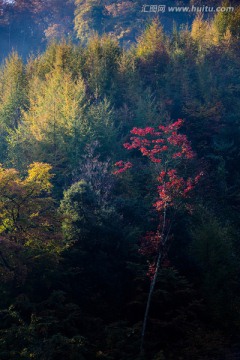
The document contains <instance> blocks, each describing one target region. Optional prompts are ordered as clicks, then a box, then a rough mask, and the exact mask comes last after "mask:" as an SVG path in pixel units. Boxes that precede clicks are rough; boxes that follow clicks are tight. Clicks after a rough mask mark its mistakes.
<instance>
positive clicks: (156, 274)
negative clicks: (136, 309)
mask: <svg viewBox="0 0 240 360" xmlns="http://www.w3.org/2000/svg"><path fill="white" fill-rule="evenodd" d="M165 227H166V207H165V208H164V213H163V227H162V232H161V239H163V236H164V233H165ZM167 237H168V234H167V236H166V239H165V241H164V244H165V243H166V241H167ZM161 239H160V240H161ZM162 249H163V248H162V246H161V244H160V245H159V253H158V257H157V262H156V269H155V272H154V276H153V279H152V281H151V285H150V290H149V294H148V301H147V305H146V310H145V314H144V320H143V327H142V334H141V345H140V354H141V355H143V353H144V339H145V333H146V327H147V321H148V314H149V309H150V305H151V301H152V295H153V292H154V289H155V285H156V281H157V276H158V270H159V267H160V264H161V260H162Z"/></svg>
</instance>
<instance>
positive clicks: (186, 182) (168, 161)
mask: <svg viewBox="0 0 240 360" xmlns="http://www.w3.org/2000/svg"><path fill="white" fill-rule="evenodd" d="M182 125H183V120H181V119H178V120H177V121H175V122H174V123H172V124H168V125H166V126H164V125H159V126H158V128H157V130H156V129H155V128H153V127H146V128H144V129H142V128H136V127H135V128H133V129H132V130H131V134H133V135H134V136H132V137H130V142H128V143H125V144H124V145H123V146H124V147H125V149H127V150H139V151H140V152H141V154H142V155H143V156H146V157H148V158H149V160H150V161H151V162H153V163H156V164H159V175H158V177H157V181H158V184H159V185H158V186H157V194H158V196H157V200H156V201H155V202H154V204H153V206H154V207H155V209H156V210H157V211H158V213H159V215H160V223H161V227H160V226H159V227H158V230H157V231H156V232H148V233H147V234H146V235H145V236H144V237H143V239H142V241H141V246H140V249H139V252H140V253H141V254H143V255H146V256H148V257H151V258H157V257H158V255H159V253H160V252H162V253H164V252H165V251H166V249H165V247H166V243H167V240H168V235H167V236H166V233H167V231H166V229H167V227H168V221H167V219H166V211H167V209H169V208H170V207H174V208H178V207H179V206H180V205H183V204H184V205H185V206H186V208H187V209H189V204H187V203H186V199H187V198H189V197H190V193H191V191H192V190H193V189H194V187H195V185H196V184H197V183H198V181H199V180H200V177H201V176H202V175H203V173H202V172H200V173H199V174H198V175H197V176H195V177H194V178H191V177H188V178H186V179H184V177H182V176H179V175H178V173H177V167H178V166H179V165H180V164H181V163H182V162H183V161H189V160H191V159H193V158H194V156H195V154H194V152H193V150H192V147H191V143H190V142H189V141H188V139H187V136H186V135H184V134H180V133H179V132H178V131H179V129H180V128H181V127H182ZM115 165H116V166H117V167H118V168H119V169H118V170H116V171H115V172H114V174H120V173H123V172H125V171H126V170H128V169H129V168H131V167H132V163H131V162H124V161H119V162H117V163H116V164H115ZM163 214H164V216H163ZM163 219H164V220H163ZM155 271H157V270H156V261H153V262H152V261H151V262H150V265H149V271H148V275H149V276H150V277H151V278H152V276H153V275H154V274H155Z"/></svg>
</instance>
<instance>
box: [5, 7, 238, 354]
mask: <svg viewBox="0 0 240 360" xmlns="http://www.w3.org/2000/svg"><path fill="white" fill-rule="evenodd" d="M53 2H54V1H53V0H52V1H51V4H53ZM16 3H17V4H18V6H20V5H21V6H20V7H19V9H22V10H21V11H23V13H25V14H26V11H27V10H23V9H24V6H25V5H26V3H27V2H25V1H20V0H17V1H16ZM37 3H38V5H39V6H40V5H41V6H47V5H46V4H42V2H41V4H40V2H37ZM58 3H59V2H58ZM24 4H25V5H24ZM31 4H32V6H33V5H34V4H35V5H36V2H35V1H34V4H33V3H31ZM54 4H55V11H56V14H55V15H56V16H55V17H54V16H53V18H52V19H56V18H57V16H58V15H57V14H59V12H61V8H60V9H59V10H57V2H56V3H54ZM35 5H34V6H35ZM141 5H142V4H140V2H135V1H134V2H129V1H121V2H117V3H112V2H100V1H99V2H98V1H76V18H75V27H76V31H78V36H79V38H80V42H81V43H84V45H77V44H73V43H71V42H70V41H61V42H58V43H57V42H50V44H49V46H48V48H47V50H46V51H45V52H43V53H41V54H39V55H37V56H33V55H32V56H31V57H30V59H29V60H28V61H27V63H26V64H24V63H23V61H22V60H21V58H20V57H19V56H18V55H17V54H16V53H12V55H10V56H9V58H8V59H7V60H6V61H5V62H4V63H3V65H2V67H1V70H0V89H1V92H0V141H1V142H0V158H1V162H2V167H1V168H0V280H1V281H0V291H1V299H0V320H1V321H0V358H1V359H6V360H8V359H29V358H33V359H39V360H44V359H46V360H48V359H49V360H50V359H62V358H69V359H79V360H80V359H84V360H93V359H106V360H115V359H116V360H137V359H139V358H140V355H139V343H140V336H141V334H140V332H141V327H142V319H143V313H144V308H145V304H146V298H147V294H148V290H149V279H148V278H147V277H146V269H147V267H148V264H147V263H146V260H145V259H144V258H143V257H142V256H141V255H140V253H139V251H138V249H139V241H140V240H141V236H142V235H143V234H144V233H145V232H146V231H148V230H152V229H153V228H154V227H155V224H157V223H158V221H159V219H158V218H157V216H156V214H154V211H153V208H152V206H151V204H152V203H153V202H154V201H156V197H157V192H154V191H153V189H154V188H155V185H156V183H155V174H156V171H157V167H156V164H152V166H150V167H149V166H148V165H147V161H145V160H146V158H145V157H144V158H143V159H141V158H140V157H139V154H138V152H137V151H134V150H133V151H132V152H131V154H129V156H130V157H131V158H130V159H129V158H128V159H127V158H126V156H127V155H126V152H125V151H124V148H123V147H122V144H123V143H125V142H127V141H129V137H128V136H129V131H130V130H131V129H132V128H133V127H141V128H145V127H152V126H155V127H157V126H159V125H166V124H168V122H169V121H170V120H171V119H173V120H177V119H178V118H183V119H184V120H185V122H184V124H185V125H184V129H183V133H185V134H187V136H188V138H189V139H190V140H191V143H192V147H193V149H194V151H196V153H197V156H196V158H195V159H194V160H193V165H192V166H193V168H194V169H196V172H199V168H200V171H201V170H203V172H204V183H202V184H203V185H202V186H199V187H198V189H196V193H195V195H196V196H195V198H194V199H193V202H192V208H190V209H189V210H190V212H191V213H192V215H191V214H186V213H184V214H183V213H180V212H178V213H176V214H175V219H176V224H174V225H176V227H175V228H174V229H173V230H174V233H175V237H174V239H173V240H172V241H173V246H172V247H171V249H172V250H171V252H170V253H169V259H168V262H166V263H164V264H163V268H162V269H161V271H160V277H159V281H158V283H157V291H156V293H155V295H154V299H153V303H152V307H151V308H150V319H149V327H148V330H147V334H148V336H147V339H146V353H145V359H147V360H157V359H165V360H176V359H180V358H181V359H186V360H188V359H189V360H192V359H196V360H202V359H214V360H216V359H218V358H221V356H223V354H225V353H229V352H230V350H229V349H230V347H231V345H232V344H233V343H235V344H239V343H240V339H239V335H238V334H239V328H240V321H239V320H240V319H239V304H240V296H239V294H240V289H239V284H238V278H239V270H240V268H239V261H240V257H239V241H238V237H239V208H240V193H239V184H240V170H239V161H240V158H239V154H240V148H239V144H240V123H239V113H240V102H239V95H240V87H239V49H238V46H237V45H238V40H239V8H238V7H236V9H235V10H234V12H233V13H228V14H227V13H226V14H224V13H218V14H216V16H215V17H214V18H213V19H208V20H206V19H204V18H202V17H199V16H198V17H196V19H195V20H194V21H193V23H192V27H191V29H189V28H188V27H187V26H183V27H182V28H181V29H180V30H178V28H177V26H176V27H175V29H174V31H173V34H167V33H165V32H164V30H163V27H162V25H161V24H160V22H159V21H158V20H156V19H155V20H154V21H153V22H151V23H149V25H148V27H147V29H146V30H145V31H144V32H142V35H141V36H139V29H140V28H141V27H142V24H143V23H144V22H146V20H147V21H149V20H150V18H146V16H145V15H146V14H145V13H143V14H142V15H143V16H144V17H145V19H143V17H142V18H141V19H140V17H136V13H137V12H139V9H140V8H141ZM34 6H33V7H34ZM138 6H139V7H138ZM35 9H36V8H35ZM41 9H42V8H41ZM19 11H20V10H19ZM24 11H25V12H24ZM29 11H30V10H28V13H29ZM31 11H32V10H31ZM38 11H40V12H41V14H42V15H44V14H45V13H44V14H43V13H42V10H40V8H39V9H38ZM31 14H32V13H31ZM51 14H52V13H51ZM48 16H50V15H48V14H45V15H44V16H43V18H44V19H45V20H44V21H46V19H47V18H48ZM136 19H137V20H136ZM0 21H1V19H0ZM29 21H30V20H29ZM133 23H134V24H133ZM56 24H57V22H56V21H55V22H48V24H45V23H44V24H43V25H42V27H43V28H44V29H48V33H46V36H48V38H49V39H50V38H51V36H52V35H54V34H55V32H56V33H58V29H60V28H59V27H58V26H55V25H56ZM45 25H47V27H45ZM4 26H5V25H4ZM39 26H40V25H39ZM10 30H11V29H10ZM10 30H9V31H10ZM95 30H97V31H98V34H94V36H92V37H90V38H88V41H86V37H88V36H89V35H88V34H90V33H92V32H93V31H95ZM59 31H60V30H59ZM104 32H106V33H107V35H102V36H101V34H102V33H104ZM51 34H52V35H51ZM35 35H36V34H35ZM21 36H22V35H21ZM136 36H137V38H138V40H137V44H136V45H134V46H132V47H131V48H129V49H126V48H125V49H122V47H121V46H120V45H119V43H118V40H119V41H120V42H126V43H125V45H126V44H127V42H128V41H132V39H133V38H135V37H136ZM54 37H55V35H54V36H53V38H54ZM128 45H129V44H128ZM127 47H129V46H127ZM130 136H131V135H130ZM117 159H123V161H125V160H126V161H131V162H132V163H133V164H134V167H135V169H136V172H132V171H129V173H128V174H124V175H120V176H119V177H116V176H114V175H113V172H114V170H115V168H114V163H115V161H117ZM33 163H34V164H33ZM30 164H33V165H31V166H30V167H28V166H29V165H30ZM181 171H182V172H183V173H185V172H186V176H187V175H188V174H187V170H186V169H185V167H183V168H182V169H181ZM52 173H54V174H55V175H54V177H53V176H52V175H51V174H52ZM83 179H84V180H83ZM51 192H52V193H51ZM199 204H205V205H204V206H202V207H201V206H200V205H199ZM209 209H213V210H209ZM169 263H170V267H169ZM165 266H166V267H165ZM177 269H178V270H177Z"/></svg>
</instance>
